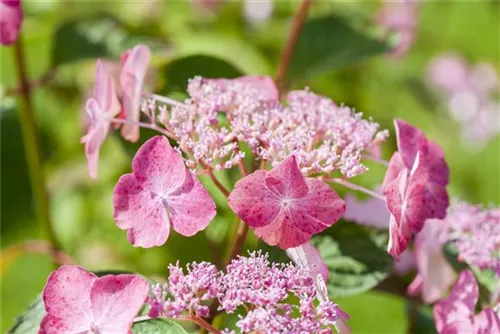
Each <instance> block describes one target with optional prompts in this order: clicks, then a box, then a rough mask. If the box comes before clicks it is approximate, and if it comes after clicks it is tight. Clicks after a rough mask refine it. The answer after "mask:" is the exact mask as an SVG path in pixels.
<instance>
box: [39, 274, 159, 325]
mask: <svg viewBox="0 0 500 334" xmlns="http://www.w3.org/2000/svg"><path fill="white" fill-rule="evenodd" d="M148 292H149V284H148V282H147V281H146V280H145V279H143V278H141V277H140V276H137V275H125V274H124V275H106V276H102V277H97V276H96V275H94V274H93V273H89V272H87V271H85V270H84V269H83V268H80V267H78V266H61V267H60V268H59V269H57V270H56V271H54V272H53V273H52V274H51V275H50V276H49V278H48V280H47V284H46V285H45V288H44V290H43V302H44V304H45V311H46V314H45V316H44V317H43V319H42V322H41V324H40V330H39V331H38V333H39V334H70V333H88V334H91V333H116V334H121V333H123V334H127V333H130V327H131V325H132V322H133V320H134V317H135V316H136V315H137V313H138V312H139V310H140V309H141V307H142V305H143V304H144V302H145V301H146V297H147V295H148Z"/></svg>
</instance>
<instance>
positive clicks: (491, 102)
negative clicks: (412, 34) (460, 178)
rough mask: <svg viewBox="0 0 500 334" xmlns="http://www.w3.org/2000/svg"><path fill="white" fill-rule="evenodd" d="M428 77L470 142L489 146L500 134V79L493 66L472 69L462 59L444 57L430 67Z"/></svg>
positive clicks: (478, 66)
mask: <svg viewBox="0 0 500 334" xmlns="http://www.w3.org/2000/svg"><path fill="white" fill-rule="evenodd" d="M428 77H429V81H430V82H431V83H432V84H433V85H434V86H435V87H436V88H438V90H439V91H440V92H441V93H442V95H443V97H444V99H445V101H446V104H447V107H448V108H447V109H448V112H449V114H450V115H451V117H452V118H454V119H455V120H456V121H457V122H459V123H460V125H461V126H462V136H463V138H464V139H465V141H466V143H472V144H476V145H481V144H485V143H487V142H488V141H489V140H490V139H491V138H493V137H494V136H495V135H497V134H498V133H500V126H499V124H500V123H499V121H500V104H499V101H498V96H496V95H497V93H498V89H499V79H498V76H497V74H496V71H495V69H494V68H493V66H491V65H490V64H488V63H478V64H475V65H474V66H472V67H469V66H468V64H467V63H466V62H465V60H464V59H462V58H461V57H460V56H458V55H454V54H443V55H440V56H438V57H436V58H435V59H434V60H433V61H432V62H431V63H430V64H429V68H428Z"/></svg>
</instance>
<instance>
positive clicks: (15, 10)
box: [0, 0, 23, 45]
mask: <svg viewBox="0 0 500 334" xmlns="http://www.w3.org/2000/svg"><path fill="white" fill-rule="evenodd" d="M22 22H23V11H22V9H21V0H0V43H2V45H10V44H13V43H15V42H16V41H17V38H18V37H19V31H21V24H22Z"/></svg>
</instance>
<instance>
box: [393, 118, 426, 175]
mask: <svg viewBox="0 0 500 334" xmlns="http://www.w3.org/2000/svg"><path fill="white" fill-rule="evenodd" d="M394 127H395V128H396V139H397V142H398V151H399V152H400V154H401V157H402V159H403V162H404V164H405V166H406V168H411V166H413V163H414V161H415V157H416V156H417V152H418V151H422V148H423V146H425V145H426V138H425V135H424V133H423V132H422V131H421V130H420V129H418V128H416V127H414V126H412V125H410V124H409V123H406V122H405V121H402V120H400V119H395V120H394Z"/></svg>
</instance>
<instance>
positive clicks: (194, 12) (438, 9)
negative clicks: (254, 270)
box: [0, 1, 500, 333]
mask: <svg viewBox="0 0 500 334" xmlns="http://www.w3.org/2000/svg"><path fill="white" fill-rule="evenodd" d="M212 2H213V3H215V4H210V3H211V2H210V1H206V3H208V5H207V6H212V7H211V8H207V7H205V6H203V4H201V3H200V2H198V3H193V2H182V1H165V2H139V1H137V2H134V1H109V2H104V1H102V2H95V1H88V2H86V1H25V2H24V3H23V9H24V11H25V21H24V23H23V31H22V39H23V43H24V46H25V52H26V58H27V64H28V70H29V76H30V78H32V79H34V80H36V79H37V78H40V77H42V76H44V75H45V74H46V73H53V74H54V75H53V76H52V78H51V80H50V82H49V83H45V84H43V85H42V86H41V87H40V88H38V89H36V91H35V93H34V105H35V109H36V119H37V122H38V126H39V130H40V134H41V139H42V140H41V141H42V144H43V158H44V164H45V165H44V168H45V169H46V172H47V175H48V189H49V192H50V196H51V213H52V218H53V221H54V225H55V229H56V232H57V237H58V238H59V240H60V241H61V244H62V247H63V249H64V251H65V252H66V253H67V254H69V255H70V256H71V257H72V258H73V259H74V260H75V261H76V262H77V263H78V264H80V265H82V266H84V267H85V268H87V269H89V270H102V269H124V270H132V271H137V272H140V273H142V274H145V275H148V276H152V277H155V276H162V275H163V276H164V275H165V274H166V269H167V265H168V264H169V263H171V262H175V261H176V260H177V259H179V260H180V262H181V263H186V262H188V261H193V260H213V259H212V258H211V256H210V253H209V252H207V251H206V250H207V249H208V247H209V244H210V243H213V242H217V241H221V240H222V241H223V240H225V236H226V234H227V233H228V231H231V230H232V229H233V228H234V222H235V219H234V218H233V216H232V214H231V213H229V212H227V211H224V210H219V216H218V218H217V219H216V220H215V221H214V222H213V223H212V224H211V225H210V227H209V228H208V230H207V231H206V233H199V234H198V235H197V236H195V237H194V238H189V239H188V238H184V237H181V236H179V235H177V234H173V235H171V237H170V238H169V241H168V242H167V244H166V245H165V246H163V247H160V248H156V249H149V250H143V249H135V248H133V247H132V246H131V245H130V244H129V243H128V242H127V241H126V238H125V233H124V232H123V231H121V230H119V229H117V228H116V226H115V224H114V222H113V219H112V204H111V196H112V191H113V187H114V184H115V183H116V181H117V179H118V177H119V176H120V175H121V174H123V173H125V172H128V171H129V169H130V161H131V156H132V155H133V153H134V152H135V150H136V148H137V147H138V146H137V145H135V146H134V145H130V144H125V143H124V142H123V141H122V140H121V139H120V138H119V137H118V136H115V135H111V136H110V137H109V138H108V139H107V141H106V143H105V144H104V146H103V148H102V153H101V161H100V176H99V179H98V180H96V181H92V180H90V179H89V177H88V176H87V170H86V165H85V163H86V161H85V156H84V152H83V146H82V145H81V144H80V137H81V136H82V134H83V133H84V129H85V117H84V111H83V108H82V104H83V101H84V98H85V96H87V95H88V94H89V90H90V89H91V86H92V80H93V75H94V64H95V59H96V58H97V57H102V58H109V59H115V60H116V59H119V55H120V54H121V53H122V52H123V51H124V50H125V49H126V48H128V47H130V46H132V45H134V44H136V43H138V42H141V43H145V44H147V45H149V46H150V47H151V48H152V50H153V51H154V58H153V67H154V68H152V69H151V71H150V75H149V77H150V79H149V81H150V84H149V85H150V87H156V88H157V91H162V92H164V93H167V94H169V95H171V96H175V97H182V96H183V94H184V93H183V91H184V89H185V85H186V79H187V78H189V77H192V76H193V75H194V74H202V75H208V76H234V75H237V74H267V75H274V74H275V72H276V67H277V63H278V61H279V56H280V53H281V49H282V46H283V44H284V43H285V41H286V37H287V34H288V31H289V29H290V26H291V18H292V16H293V13H294V11H295V10H296V8H297V7H298V5H299V2H298V1H276V2H275V3H274V8H273V12H272V15H271V16H270V17H269V18H268V19H267V20H265V21H263V22H260V23H250V22H248V20H247V19H245V15H244V8H243V7H244V5H243V3H240V2H217V1H212ZM381 5H382V4H381V3H379V2H375V1H370V2H363V1H355V2H354V1H353V2H348V1H345V2H328V1H318V2H315V3H314V4H313V6H312V8H311V11H310V15H309V17H310V19H313V18H315V17H323V16H325V15H331V14H334V15H335V17H337V18H341V19H342V20H343V22H347V23H348V24H349V25H350V26H352V27H355V28H356V29H358V28H359V29H360V30H362V31H363V33H364V34H366V36H372V37H373V36H380V28H379V27H377V26H375V25H372V24H369V23H371V22H373V18H374V17H375V16H376V14H377V12H378V11H379V10H380V7H381ZM499 13H500V5H499V2H497V1H491V2H489V1H481V2H472V1H471V2H463V1H456V2H453V1H441V2H425V3H423V4H422V5H421V6H420V10H419V19H418V25H417V32H416V40H415V43H414V44H413V46H412V48H411V49H410V52H409V53H408V54H407V55H406V56H405V57H403V58H401V59H393V58H390V57H388V56H387V55H384V54H381V55H378V56H374V57H369V58H367V59H363V60H362V61H359V62H358V61H357V62H355V63H354V62H353V63H350V62H344V63H343V64H341V65H342V66H330V67H329V66H325V67H323V68H321V70H319V71H317V72H315V73H314V74H311V75H301V74H304V73H302V69H301V68H297V69H295V70H294V71H295V72H294V73H296V75H294V77H293V78H291V79H290V80H289V87H290V88H303V87H305V86H309V87H311V89H312V90H313V91H315V92H317V93H320V94H323V95H326V96H329V97H331V98H332V99H333V100H334V101H336V102H339V103H341V102H343V103H345V104H346V105H348V106H352V107H354V108H356V110H361V111H363V112H364V113H365V115H367V116H370V117H373V118H374V120H376V121H377V122H379V123H381V125H382V127H384V128H387V129H390V131H391V138H390V140H389V141H388V142H387V143H386V144H385V148H384V157H385V158H386V159H388V158H389V157H390V154H391V152H392V151H393V150H394V149H395V141H394V136H393V128H392V119H393V118H395V117H400V118H403V119H405V120H407V121H409V122H411V123H413V124H414V125H416V126H418V127H420V128H422V129H423V130H424V131H425V132H426V134H427V135H428V136H429V137H430V138H432V139H433V140H435V141H437V142H438V143H439V144H441V145H442V147H443V148H444V151H445V152H446V158H447V160H448V163H449V165H450V166H451V172H452V177H451V185H450V186H449V191H450V193H451V194H452V196H454V197H459V198H461V199H464V200H467V201H470V202H472V203H483V204H485V205H489V204H494V205H498V204H499V203H500V173H499V160H500V139H499V138H498V136H497V137H496V138H494V139H493V140H491V141H489V142H488V143H487V144H486V145H485V146H484V147H481V148H479V149H475V150H471V149H470V148H469V147H468V146H467V145H464V143H463V141H462V140H461V136H460V125H459V124H458V123H457V122H455V121H454V120H453V119H451V118H450V117H449V115H448V113H447V111H446V107H445V105H444V103H442V101H441V100H440V99H439V97H438V95H437V94H436V93H435V92H434V91H433V90H432V89H431V88H430V87H429V85H428V83H427V81H426V76H425V73H426V72H425V70H426V66H427V64H428V63H429V61H430V60H431V59H432V58H433V57H434V56H436V55H437V54H439V53H442V52H450V51H452V52H457V53H459V54H461V55H462V56H463V57H464V58H465V59H466V60H467V61H468V62H470V63H476V62H479V61H486V62H489V63H491V64H492V65H493V66H494V67H495V69H496V70H497V72H498V70H499V69H500V59H499V56H500V55H499V52H500V51H499V50H500V44H499V43H500V42H499V41H500V29H499V27H500V14H499ZM321 29H322V33H323V34H324V35H325V36H326V37H325V38H324V40H323V42H322V43H325V45H326V44H328V45H329V48H332V49H339V50H342V49H343V48H344V47H346V45H349V43H350V42H352V40H351V39H349V36H345V35H343V34H342V33H337V34H336V33H335V29H338V26H336V25H332V26H331V27H330V26H328V25H326V26H324V27H322V28H321ZM329 29H331V30H329ZM0 54H1V85H2V86H1V87H2V101H1V102H2V103H1V114H0V117H1V159H2V160H1V161H2V164H1V237H2V250H4V249H6V248H8V247H10V246H12V245H14V244H16V243H17V242H20V241H25V240H34V239H41V238H43V232H42V231H41V230H40V228H39V226H38V223H37V221H36V217H35V213H34V205H33V201H32V197H31V190H30V184H29V178H28V174H27V168H26V163H25V158H24V151H23V146H22V140H21V132H20V126H19V121H18V117H17V113H16V106H17V101H16V96H15V94H11V93H9V92H10V91H11V90H12V88H13V87H15V86H16V85H17V79H16V75H15V72H14V65H13V64H14V63H13V61H14V58H13V50H12V48H10V47H2V48H1V53H0ZM304 71H305V69H304ZM141 136H142V137H143V138H144V137H145V136H147V134H146V133H144V132H143V133H142V134H141ZM370 166H372V165H370ZM383 172H384V171H383V169H382V168H380V167H378V166H373V169H372V171H370V172H369V173H367V174H366V175H363V176H361V177H359V178H357V182H358V183H360V184H363V185H366V186H374V185H376V184H378V183H380V182H381V180H382V177H383ZM213 193H217V190H214V191H213ZM216 200H218V204H219V205H222V204H221V203H223V201H222V198H218V199H217V198H216ZM1 263H2V268H1V275H2V276H1V281H2V287H1V293H2V306H3V307H2V318H1V320H2V324H1V331H2V332H6V330H7V329H8V328H9V327H10V326H11V324H12V322H13V319H14V317H15V316H16V315H18V314H19V313H20V312H21V311H22V310H23V309H24V308H25V307H26V306H27V305H28V303H29V302H30V301H31V300H33V299H34V298H35V297H36V296H37V294H38V293H39V292H40V291H41V289H42V288H43V285H44V283H45V280H46V278H47V275H48V274H49V273H50V271H51V270H52V269H53V268H52V265H51V262H50V260H49V258H48V257H47V256H45V255H43V254H8V255H3V256H2V262H1ZM337 302H338V303H339V304H340V305H341V307H342V308H343V309H344V310H345V311H346V312H347V313H349V314H350V315H351V320H350V321H349V326H351V327H352V328H353V329H354V331H355V332H356V333H403V332H405V331H406V328H407V319H406V307H407V305H406V302H405V300H404V299H402V298H399V297H395V296H393V295H389V294H384V293H382V292H367V293H364V294H361V295H357V296H354V297H347V298H342V299H339V300H337ZM423 311H424V313H425V312H427V313H428V311H429V310H428V309H426V310H423Z"/></svg>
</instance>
